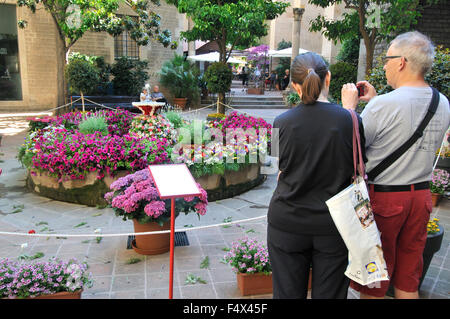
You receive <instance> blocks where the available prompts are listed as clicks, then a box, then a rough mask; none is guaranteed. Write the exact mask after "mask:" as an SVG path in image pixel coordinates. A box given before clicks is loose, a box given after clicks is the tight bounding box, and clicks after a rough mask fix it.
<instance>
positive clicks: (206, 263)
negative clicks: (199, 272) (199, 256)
mask: <svg viewBox="0 0 450 319" xmlns="http://www.w3.org/2000/svg"><path fill="white" fill-rule="evenodd" d="M200 268H201V269H205V268H209V257H208V256H206V257H205V258H204V259H203V260H202V262H201V263H200Z"/></svg>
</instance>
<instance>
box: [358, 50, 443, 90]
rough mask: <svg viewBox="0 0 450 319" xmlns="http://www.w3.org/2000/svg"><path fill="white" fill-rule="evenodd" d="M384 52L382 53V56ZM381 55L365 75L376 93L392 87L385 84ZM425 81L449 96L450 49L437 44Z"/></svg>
mask: <svg viewBox="0 0 450 319" xmlns="http://www.w3.org/2000/svg"><path fill="white" fill-rule="evenodd" d="M383 55H385V54H382V55H381V56H383ZM381 56H380V57H378V59H377V64H376V66H375V67H374V68H373V69H372V73H371V74H370V76H369V77H367V81H369V82H370V83H371V84H372V85H373V86H374V87H375V89H376V91H377V93H378V94H385V93H388V92H390V91H392V90H393V89H392V87H390V86H389V85H388V84H387V81H386V74H385V72H384V70H383V63H382V61H381ZM425 81H426V82H427V83H428V84H430V85H431V86H432V87H434V88H436V89H437V90H439V92H441V93H442V94H444V95H445V96H447V97H450V84H449V83H450V49H449V48H444V47H442V46H438V47H437V48H436V56H435V59H434V63H433V66H432V68H431V72H429V73H428V74H427V75H426V76H425Z"/></svg>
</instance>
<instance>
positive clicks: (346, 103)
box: [341, 83, 359, 110]
mask: <svg viewBox="0 0 450 319" xmlns="http://www.w3.org/2000/svg"><path fill="white" fill-rule="evenodd" d="M341 99H342V106H343V107H344V109H348V110H355V109H356V107H357V106H358V102H359V98H358V89H357V88H356V85H355V84H353V83H347V84H344V85H343V86H342V89H341Z"/></svg>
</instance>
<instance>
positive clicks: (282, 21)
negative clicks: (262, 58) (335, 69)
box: [264, 0, 346, 63]
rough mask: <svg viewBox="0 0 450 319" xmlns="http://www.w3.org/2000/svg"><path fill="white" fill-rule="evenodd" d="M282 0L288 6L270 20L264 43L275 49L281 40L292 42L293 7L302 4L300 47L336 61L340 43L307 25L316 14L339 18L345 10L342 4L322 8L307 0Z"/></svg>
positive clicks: (331, 61) (332, 61)
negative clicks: (310, 29) (330, 39)
mask: <svg viewBox="0 0 450 319" xmlns="http://www.w3.org/2000/svg"><path fill="white" fill-rule="evenodd" d="M278 1H280V0H278ZM283 2H286V3H289V4H290V6H289V7H288V8H287V9H286V11H285V13H283V14H282V15H281V16H279V17H278V18H277V19H274V20H272V21H270V29H269V34H268V36H267V37H266V39H264V40H265V41H266V42H265V44H267V45H269V46H270V49H272V50H276V49H277V47H278V44H279V43H280V42H281V41H282V40H285V41H291V42H293V41H292V27H293V19H294V13H293V8H294V7H299V6H304V8H305V11H304V13H303V15H302V19H301V25H300V42H299V44H300V48H302V49H305V50H308V51H312V52H316V53H318V54H320V55H322V56H323V57H324V58H325V59H326V60H328V62H330V63H334V62H336V61H335V58H336V55H337V54H338V53H339V49H340V47H341V45H340V43H337V44H334V43H333V42H332V41H329V40H327V39H326V38H325V37H324V36H323V35H322V34H321V33H320V32H310V31H309V27H310V22H311V20H314V19H315V18H316V17H317V16H318V15H322V16H324V17H325V18H326V19H328V20H334V19H339V17H340V16H341V15H342V13H344V11H345V10H346V9H345V8H344V4H342V3H341V4H339V5H332V6H329V7H327V8H325V9H324V8H320V7H317V6H315V5H312V4H309V3H308V1H307V0H301V1H300V0H284V1H283Z"/></svg>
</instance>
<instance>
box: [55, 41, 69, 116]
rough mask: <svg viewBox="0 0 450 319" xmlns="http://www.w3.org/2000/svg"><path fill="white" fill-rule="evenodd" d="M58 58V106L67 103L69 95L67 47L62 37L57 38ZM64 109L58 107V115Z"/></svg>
mask: <svg viewBox="0 0 450 319" xmlns="http://www.w3.org/2000/svg"><path fill="white" fill-rule="evenodd" d="M56 46H57V48H56V50H57V58H56V82H57V83H56V88H57V93H56V94H57V103H56V104H57V105H56V106H57V107H59V106H61V105H64V104H66V99H67V95H68V90H67V85H66V80H65V77H64V67H65V65H66V54H67V50H68V49H67V48H66V45H65V43H64V41H63V40H62V39H61V38H59V37H58V38H57V45H56ZM63 112H64V109H57V110H56V111H55V113H56V115H59V114H62V113H63Z"/></svg>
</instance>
